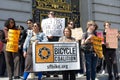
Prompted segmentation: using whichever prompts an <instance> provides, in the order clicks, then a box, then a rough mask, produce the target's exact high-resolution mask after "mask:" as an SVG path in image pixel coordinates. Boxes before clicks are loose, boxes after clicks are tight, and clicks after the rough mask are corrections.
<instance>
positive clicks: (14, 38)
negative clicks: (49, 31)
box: [6, 29, 20, 52]
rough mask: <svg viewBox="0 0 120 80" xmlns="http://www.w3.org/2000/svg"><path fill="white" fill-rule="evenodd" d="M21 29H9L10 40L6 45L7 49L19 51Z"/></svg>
mask: <svg viewBox="0 0 120 80" xmlns="http://www.w3.org/2000/svg"><path fill="white" fill-rule="evenodd" d="M19 36H20V30H12V29H10V30H9V31H8V39H9V40H8V41H7V45H6V51H10V52H18V43H19Z"/></svg>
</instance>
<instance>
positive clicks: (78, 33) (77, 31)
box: [71, 27, 83, 41]
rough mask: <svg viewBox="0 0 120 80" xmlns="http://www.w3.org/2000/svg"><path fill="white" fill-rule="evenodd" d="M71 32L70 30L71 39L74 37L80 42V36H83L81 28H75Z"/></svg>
mask: <svg viewBox="0 0 120 80" xmlns="http://www.w3.org/2000/svg"><path fill="white" fill-rule="evenodd" d="M71 30H72V37H74V38H75V39H76V40H77V41H78V40H81V38H82V34H83V30H82V28H81V27H80V28H75V29H71Z"/></svg>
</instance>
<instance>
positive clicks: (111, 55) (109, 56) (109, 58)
mask: <svg viewBox="0 0 120 80" xmlns="http://www.w3.org/2000/svg"><path fill="white" fill-rule="evenodd" d="M105 60H106V64H107V71H108V74H109V77H112V76H113V75H112V69H113V73H114V77H115V78H117V77H118V67H117V59H116V50H115V49H106V54H105Z"/></svg>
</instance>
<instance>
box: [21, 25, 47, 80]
mask: <svg viewBox="0 0 120 80" xmlns="http://www.w3.org/2000/svg"><path fill="white" fill-rule="evenodd" d="M47 41H48V39H47V37H46V36H45V34H44V33H43V32H42V29H41V27H40V24H39V23H34V24H33V28H32V31H31V32H30V33H29V34H28V35H27V37H26V39H25V42H24V45H23V52H24V57H25V70H24V74H23V80H26V79H27V77H28V75H29V73H30V72H34V71H33V63H32V44H33V42H35V43H36V44H37V42H47ZM41 77H42V73H41V72H38V80H41Z"/></svg>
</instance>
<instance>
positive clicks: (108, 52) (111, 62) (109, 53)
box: [103, 21, 119, 80]
mask: <svg viewBox="0 0 120 80" xmlns="http://www.w3.org/2000/svg"><path fill="white" fill-rule="evenodd" d="M110 28H111V23H110V22H108V21H106V22H104V31H103V35H104V47H103V49H104V52H105V53H104V57H105V62H106V64H107V72H108V80H113V74H112V70H113V73H114V78H115V80H119V75H118V67H117V57H116V49H114V48H107V47H106V46H107V45H108V44H107V43H106V30H107V29H110Z"/></svg>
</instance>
